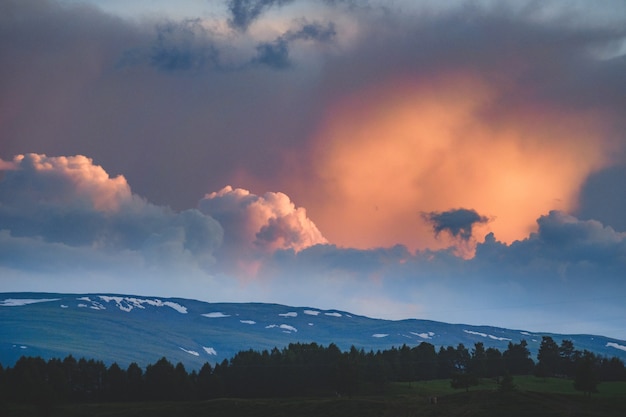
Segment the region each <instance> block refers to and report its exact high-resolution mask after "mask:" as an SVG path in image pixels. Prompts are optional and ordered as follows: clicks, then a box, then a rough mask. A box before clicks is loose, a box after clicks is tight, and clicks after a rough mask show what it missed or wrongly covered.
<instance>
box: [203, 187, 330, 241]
mask: <svg viewBox="0 0 626 417" xmlns="http://www.w3.org/2000/svg"><path fill="white" fill-rule="evenodd" d="M198 208H199V209H200V211H202V212H203V213H205V214H207V215H210V216H211V217H213V218H215V219H217V220H218V221H219V222H220V224H221V225H222V226H223V228H224V244H225V245H228V246H230V247H232V248H233V249H234V250H237V251H240V250H241V251H243V250H245V248H248V249H255V250H256V249H260V250H264V251H274V250H276V249H293V250H295V251H299V250H302V249H304V248H307V247H309V246H313V245H317V244H323V243H327V241H326V239H325V238H324V236H322V233H321V232H320V231H319V230H318V229H317V226H315V224H314V223H313V221H311V220H310V219H309V218H308V217H307V214H306V210H305V209H304V208H302V207H296V206H295V205H294V203H293V202H292V201H291V200H290V199H289V197H288V196H287V195H285V194H283V193H280V192H278V193H275V192H267V193H265V194H263V195H261V196H258V195H255V194H252V193H250V192H249V191H248V190H244V189H241V188H235V189H233V188H232V187H231V186H227V187H224V188H222V189H221V190H220V191H218V192H213V193H210V194H207V195H205V196H204V198H203V199H202V200H200V202H199V203H198Z"/></svg>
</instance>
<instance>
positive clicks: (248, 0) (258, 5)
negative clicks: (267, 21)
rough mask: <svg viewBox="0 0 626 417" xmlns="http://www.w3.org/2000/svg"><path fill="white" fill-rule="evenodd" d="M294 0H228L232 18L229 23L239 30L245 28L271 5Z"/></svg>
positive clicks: (281, 4) (283, 3)
mask: <svg viewBox="0 0 626 417" xmlns="http://www.w3.org/2000/svg"><path fill="white" fill-rule="evenodd" d="M293 1H294V0H228V3H227V6H228V10H229V11H230V13H231V15H232V18H231V20H230V24H231V25H232V26H233V27H234V28H236V29H239V30H246V29H248V26H250V24H252V22H254V21H255V20H256V19H258V18H259V16H261V14H262V13H263V12H265V11H267V10H268V9H270V8H272V7H280V6H283V5H285V4H288V3H292V2H293Z"/></svg>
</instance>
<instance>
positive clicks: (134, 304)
mask: <svg viewBox="0 0 626 417" xmlns="http://www.w3.org/2000/svg"><path fill="white" fill-rule="evenodd" d="M98 297H99V298H100V299H101V300H102V301H104V302H105V303H110V302H111V301H114V302H115V305H116V306H117V308H119V309H120V310H122V311H125V312H127V313H130V312H131V311H132V310H133V309H135V308H140V309H145V307H144V306H143V305H144V304H147V305H149V306H152V307H169V308H171V309H173V310H176V311H178V312H179V313H181V314H187V307H185V306H182V305H180V304H178V303H175V302H173V301H161V300H159V299H157V298H155V299H144V298H136V297H114V296H108V295H100V296H98Z"/></svg>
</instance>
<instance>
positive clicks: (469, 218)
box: [422, 208, 489, 240]
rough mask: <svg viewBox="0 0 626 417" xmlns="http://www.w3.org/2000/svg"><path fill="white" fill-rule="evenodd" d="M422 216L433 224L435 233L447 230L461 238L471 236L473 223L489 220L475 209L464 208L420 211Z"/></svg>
mask: <svg viewBox="0 0 626 417" xmlns="http://www.w3.org/2000/svg"><path fill="white" fill-rule="evenodd" d="M422 217H423V218H424V220H426V221H427V222H429V223H430V224H431V225H432V226H433V230H434V232H435V234H436V235H438V234H440V233H442V232H448V233H450V234H451V235H452V236H454V237H458V238H461V239H463V240H469V239H470V238H471V237H472V229H473V227H474V226H475V225H477V224H484V223H487V222H489V218H488V217H486V216H481V215H480V214H478V213H477V212H476V210H471V209H464V208H461V209H453V210H448V211H442V212H439V211H433V212H430V213H422Z"/></svg>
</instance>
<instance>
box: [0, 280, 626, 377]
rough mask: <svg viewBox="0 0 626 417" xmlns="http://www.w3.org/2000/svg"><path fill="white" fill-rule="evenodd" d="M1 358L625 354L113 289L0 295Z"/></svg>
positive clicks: (194, 364)
mask: <svg viewBox="0 0 626 417" xmlns="http://www.w3.org/2000/svg"><path fill="white" fill-rule="evenodd" d="M0 321H1V322H2V323H3V325H2V327H1V328H0V363H1V364H2V365H3V366H12V365H13V364H14V363H15V362H16V361H17V359H19V357H21V356H41V357H43V358H44V359H49V358H52V357H65V356H67V355H69V354H71V355H73V356H75V357H86V358H93V359H98V360H103V361H104V362H105V363H113V362H116V363H118V364H120V365H121V366H127V365H129V364H130V363H132V362H136V363H138V364H139V365H140V366H145V365H147V364H149V363H154V362H155V361H156V360H158V359H159V358H161V357H164V356H165V357H167V358H168V359H169V360H171V361H172V362H182V363H183V364H184V365H185V366H186V367H187V368H188V369H199V368H200V367H201V366H202V365H203V364H204V363H206V362H210V363H216V362H221V361H223V360H224V359H230V358H231V357H232V356H234V354H236V353H237V352H239V351H243V350H249V349H253V350H259V351H260V350H265V349H267V350H271V349H272V348H274V347H277V348H279V349H281V348H282V347H285V346H287V345H288V344H289V343H296V342H302V343H310V342H315V343H318V344H320V345H328V344H330V343H334V344H336V345H337V346H338V347H339V348H340V349H342V350H347V349H349V348H350V347H351V346H355V347H357V348H359V349H364V350H366V351H369V350H374V351H376V350H383V349H388V348H391V347H393V346H395V347H400V346H401V345H403V344H407V345H409V346H416V345H418V344H419V343H421V342H428V343H431V344H433V345H435V347H436V348H437V349H438V348H439V347H440V346H444V347H446V346H457V345H458V344H459V343H463V344H464V345H465V346H466V347H468V348H472V347H473V345H474V343H476V342H482V343H483V344H484V345H485V347H486V348H487V347H495V348H498V349H500V350H501V351H504V350H505V349H506V348H507V345H508V343H509V342H512V343H519V342H520V341H521V340H522V339H523V340H526V341H527V342H528V348H529V350H530V351H531V353H532V354H533V355H536V354H537V350H538V348H539V344H540V342H541V337H542V336H551V337H552V338H553V339H554V340H555V341H556V342H557V343H559V344H560V342H561V341H562V340H564V339H567V340H572V342H573V343H574V345H575V347H576V348H577V349H580V350H583V349H587V350H590V351H592V352H594V353H596V354H600V355H604V356H608V357H612V356H616V357H618V358H620V359H622V360H626V341H623V340H619V339H614V338H610V337H605V336H600V335H584V334H582V335H581V334H574V335H572V334H556V333H549V332H530V331H526V330H520V329H506V328H500V327H495V326H481V325H470V324H452V323H443V322H437V321H433V320H422V319H403V320H386V319H379V318H370V317H366V316H361V315H357V314H352V313H349V312H346V311H342V310H339V309H330V310H325V309H318V308H314V307H307V306H301V307H295V306H287V305H282V304H274V303H258V302H251V303H223V302H217V303H216V302H205V301H200V300H193V299H186V298H178V297H172V298H167V297H149V296H137V295H125V294H114V293H88V294H68V293H39V292H19V293H16V292H12V293H0Z"/></svg>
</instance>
